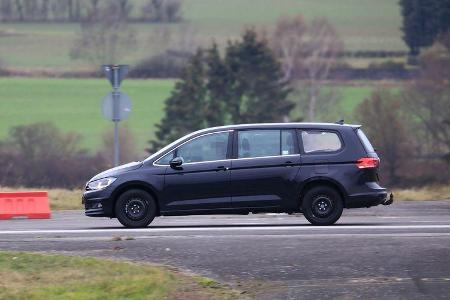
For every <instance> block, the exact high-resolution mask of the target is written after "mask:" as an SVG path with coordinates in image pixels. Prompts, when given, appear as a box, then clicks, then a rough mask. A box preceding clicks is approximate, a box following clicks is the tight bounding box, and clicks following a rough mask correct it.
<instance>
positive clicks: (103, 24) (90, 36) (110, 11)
mask: <svg viewBox="0 0 450 300" xmlns="http://www.w3.org/2000/svg"><path fill="white" fill-rule="evenodd" d="M93 4H94V3H93ZM93 8H94V10H93V13H92V15H91V16H89V18H88V19H87V20H85V21H83V22H82V23H81V33H80V35H79V36H78V38H77V39H76V40H75V43H74V46H73V47H72V49H71V53H70V56H71V57H72V58H73V59H83V60H86V61H88V62H90V63H93V64H97V65H98V64H113V63H118V60H119V59H120V57H121V56H122V55H123V54H124V53H125V52H126V51H127V49H130V48H132V47H133V46H134V45H135V44H136V42H137V41H136V35H135V31H134V30H133V29H132V28H131V27H130V26H129V25H128V23H127V21H126V18H125V17H124V16H123V15H122V14H121V13H120V10H118V9H117V6H116V5H110V6H107V7H105V8H102V9H98V8H96V6H93Z"/></svg>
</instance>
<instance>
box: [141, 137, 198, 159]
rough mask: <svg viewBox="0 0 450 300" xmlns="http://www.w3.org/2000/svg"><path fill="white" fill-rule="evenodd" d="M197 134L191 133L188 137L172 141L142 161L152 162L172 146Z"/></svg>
mask: <svg viewBox="0 0 450 300" xmlns="http://www.w3.org/2000/svg"><path fill="white" fill-rule="evenodd" d="M196 133H197V132H193V133H191V134H189V135H185V136H183V137H181V138H179V139H178V140H175V141H173V142H172V143H170V144H169V145H167V146H165V147H164V148H162V149H160V150H158V151H156V152H155V153H153V154H152V155H150V156H149V157H147V158H146V159H144V162H147V161H149V160H152V159H154V158H156V157H158V156H159V155H160V154H162V153H164V152H165V151H166V150H168V149H170V148H172V147H173V146H175V145H176V144H178V143H179V142H181V141H182V140H186V139H189V138H190V137H191V136H193V135H194V134H196Z"/></svg>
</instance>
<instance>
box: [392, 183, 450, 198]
mask: <svg viewBox="0 0 450 300" xmlns="http://www.w3.org/2000/svg"><path fill="white" fill-rule="evenodd" d="M393 193H394V199H395V200H399V201H428V200H450V185H437V186H425V187H421V188H410V189H394V191H393Z"/></svg>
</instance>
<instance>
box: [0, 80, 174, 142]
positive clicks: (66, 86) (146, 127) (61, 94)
mask: <svg viewBox="0 0 450 300" xmlns="http://www.w3.org/2000/svg"><path fill="white" fill-rule="evenodd" d="M173 83H174V82H173V81H172V80H127V81H124V83H123V86H122V90H123V91H124V92H126V93H127V94H128V95H129V96H130V98H131V100H132V103H133V108H132V112H131V114H130V116H129V119H128V120H127V121H124V122H121V125H127V126H128V127H129V128H130V129H131V131H132V132H133V133H134V135H135V137H136V141H137V148H138V149H144V148H145V146H146V143H147V141H148V140H149V139H150V138H152V137H153V133H154V125H155V123H157V122H158V121H159V120H160V118H161V116H162V114H163V107H164V99H165V98H167V96H168V95H169V93H170V90H171V89H172V86H173ZM110 90H111V87H110V85H109V83H108V82H107V81H106V79H105V80H102V79H45V78H2V79H0V138H4V137H5V136H6V135H7V133H8V131H9V129H10V128H11V127H12V126H15V125H22V124H29V123H34V122H52V123H54V124H55V125H56V126H57V127H59V128H60V129H62V130H63V131H65V132H69V131H74V132H78V133H81V134H82V135H83V137H84V143H83V146H85V147H87V148H89V149H96V148H98V146H100V144H101V142H102V139H101V136H102V134H103V133H104V132H105V131H106V130H107V129H108V128H111V127H112V126H113V125H112V124H113V123H112V122H110V121H107V120H105V119H104V118H103V116H102V113H101V100H102V98H103V97H104V96H105V95H106V94H107V93H108V92H109V91H110Z"/></svg>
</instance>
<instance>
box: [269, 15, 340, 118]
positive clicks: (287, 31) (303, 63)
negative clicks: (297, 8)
mask: <svg viewBox="0 0 450 300" xmlns="http://www.w3.org/2000/svg"><path fill="white" fill-rule="evenodd" d="M272 48H273V49H274V51H275V53H276V54H277V56H278V58H279V59H280V61H281V64H282V69H283V71H284V80H286V81H289V82H290V83H291V85H293V87H294V88H296V89H306V90H307V91H308V96H307V99H308V101H307V111H308V113H307V117H308V120H310V121H313V120H315V119H316V113H317V107H318V102H319V99H320V92H321V89H322V87H323V86H324V84H325V81H326V79H328V76H329V73H330V70H331V68H332V67H333V66H334V65H335V64H336V63H337V58H338V54H339V53H340V52H342V50H343V43H342V41H341V40H340V38H339V36H338V34H337V31H336V30H335V28H334V27H333V25H331V24H330V23H329V22H328V21H327V20H326V19H324V18H318V19H314V20H312V21H311V23H310V24H307V23H306V22H305V20H304V19H303V17H302V16H301V15H298V16H296V17H294V18H292V19H291V18H288V17H282V18H281V19H280V20H279V21H278V23H277V27H276V29H275V31H274V34H273V38H272ZM301 80H304V82H302V81H301ZM330 95H333V93H331V94H329V95H328V96H327V97H326V98H328V100H330ZM328 102H330V101H328Z"/></svg>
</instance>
